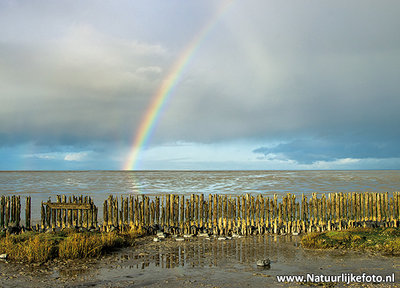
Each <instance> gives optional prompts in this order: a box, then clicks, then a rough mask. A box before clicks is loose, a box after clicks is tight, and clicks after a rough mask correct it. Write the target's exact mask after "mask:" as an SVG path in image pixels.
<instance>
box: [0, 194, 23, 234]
mask: <svg viewBox="0 0 400 288" xmlns="http://www.w3.org/2000/svg"><path fill="white" fill-rule="evenodd" d="M30 215H31V197H30V196H28V197H26V205H25V227H30V226H31V217H30ZM20 225H21V197H20V196H16V195H13V196H1V197H0V228H4V227H9V226H15V227H19V226H20Z"/></svg>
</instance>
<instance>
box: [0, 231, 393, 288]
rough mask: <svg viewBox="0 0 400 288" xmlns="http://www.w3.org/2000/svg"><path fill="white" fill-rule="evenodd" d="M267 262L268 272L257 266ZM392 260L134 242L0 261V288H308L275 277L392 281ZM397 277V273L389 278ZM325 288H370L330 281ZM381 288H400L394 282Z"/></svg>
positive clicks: (287, 244)
mask: <svg viewBox="0 0 400 288" xmlns="http://www.w3.org/2000/svg"><path fill="white" fill-rule="evenodd" d="M264 258H269V259H270V260H271V265H270V267H268V268H260V267H257V265H256V262H257V260H260V259H264ZM399 269H400V259H399V258H398V257H386V256H382V255H373V254H370V253H362V252H354V251H343V250H339V249H337V250H325V251H319V250H307V249H303V248H302V247H301V246H300V236H270V235H267V236H251V237H243V238H239V239H231V240H218V239H217V238H211V239H209V240H208V239H206V238H201V237H193V238H191V239H187V240H185V241H182V242H178V241H176V239H175V238H174V237H168V238H167V239H165V240H164V241H162V242H154V241H153V237H151V236H147V237H143V238H139V239H138V240H137V241H136V244H135V246H134V247H130V248H124V249H121V250H118V251H115V252H114V253H112V254H110V255H107V256H104V257H102V258H99V259H91V260H69V261H52V262H49V263H45V264H41V265H38V264H35V265H32V264H30V265H29V264H22V263H5V262H0V286H1V287H26V286H30V287H42V288H44V287H179V286H184V287H277V286H278V287H300V286H301V287H304V285H306V286H305V287H307V286H315V285H316V284H312V283H300V284H299V283H278V281H277V278H276V276H277V275H306V274H307V273H314V274H316V275H320V274H323V275H340V274H342V273H353V274H357V275H361V274H362V273H366V274H370V275H372V274H375V275H381V276H386V275H391V274H392V273H396V272H398V271H399ZM396 276H397V275H396ZM325 286H326V287H347V286H355V287H358V286H362V287H368V286H371V287H372V286H374V287H375V286H376V284H369V285H367V284H362V285H361V284H355V283H352V284H350V285H347V284H345V283H336V284H332V283H330V284H329V285H328V286H327V285H325ZM380 286H382V287H400V283H399V282H398V279H396V283H391V284H381V285H380Z"/></svg>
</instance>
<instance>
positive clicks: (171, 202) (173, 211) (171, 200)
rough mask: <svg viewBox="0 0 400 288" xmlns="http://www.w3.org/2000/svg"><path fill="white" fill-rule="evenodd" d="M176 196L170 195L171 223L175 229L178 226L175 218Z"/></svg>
mask: <svg viewBox="0 0 400 288" xmlns="http://www.w3.org/2000/svg"><path fill="white" fill-rule="evenodd" d="M175 197H176V196H175V195H174V194H171V195H170V205H171V207H170V210H171V221H170V223H171V226H172V228H173V229H174V227H175V226H176V223H175V220H176V214H175V212H176V211H175Z"/></svg>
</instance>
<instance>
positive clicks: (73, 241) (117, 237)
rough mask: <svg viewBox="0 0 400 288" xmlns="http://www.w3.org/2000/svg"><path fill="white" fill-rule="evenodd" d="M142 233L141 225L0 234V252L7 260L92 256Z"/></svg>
mask: <svg viewBox="0 0 400 288" xmlns="http://www.w3.org/2000/svg"><path fill="white" fill-rule="evenodd" d="M144 234H145V233H144V231H143V230H141V229H133V230H131V231H129V232H125V233H117V232H110V233H97V232H76V231H75V230H64V231H61V232H53V233H36V232H27V233H23V234H19V235H8V234H0V254H3V253H5V254H7V255H8V259H9V260H13V261H21V262H29V263H32V262H46V261H48V260H51V259H55V258H59V259H79V258H92V257H99V256H101V255H104V254H105V253H107V252H110V251H112V250H114V249H117V248H121V247H127V246H132V245H133V244H134V242H135V239H136V238H137V237H140V236H143V235H144Z"/></svg>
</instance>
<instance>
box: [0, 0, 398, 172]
mask: <svg viewBox="0 0 400 288" xmlns="http://www.w3.org/2000/svg"><path fill="white" fill-rule="evenodd" d="M398 11H400V2H399V1H368V0H359V1H348V0H346V1H341V0H339V1H317V0H309V1H266V0H249V1H238V0H237V1H235V0H233V1H227V0H224V1H220V0H201V1H200V0H194V1H184V0H169V1H165V0H145V1H144V0H143V1H142V0H137V1H128V0H116V1H97V0H96V1H95V0H93V1H91V0H89V1H66V0H60V1H50V0H48V1H47V0H38V1H24V0H19V1H17V0H0V103H1V104H0V170H92V169H100V170H120V169H124V168H126V167H127V161H128V158H129V155H130V154H131V153H132V151H133V150H132V149H133V148H135V147H133V146H134V142H135V139H136V138H137V137H138V135H139V132H140V127H141V125H142V126H143V123H144V119H145V117H146V115H149V109H150V107H151V105H152V103H153V101H154V99H155V97H156V95H157V91H159V90H160V87H163V86H162V85H163V84H165V82H166V81H169V80H168V79H171V77H172V76H176V77H175V78H174V79H175V80H174V81H173V83H172V84H173V85H171V87H170V88H171V89H169V91H168V93H169V94H168V95H169V96H168V97H166V98H165V99H164V100H165V101H164V102H163V108H162V109H159V110H158V111H157V113H156V115H155V116H157V117H154V119H153V122H152V129H148V131H147V134H146V136H147V138H146V140H145V141H143V143H142V145H141V146H140V147H136V148H135V149H138V150H137V151H138V153H137V157H136V158H135V159H134V161H133V162H134V165H131V166H129V167H130V169H137V170H163V169H171V170H181V169H185V170H220V169H225V170H275V169H277V170H296V169H400V148H399V147H400V129H399V128H398V125H399V124H400V113H399V111H398V109H399V108H400V81H399V75H400V33H399V32H398V29H399V27H400V17H398ZM190 45H192V46H190ZM193 45H194V46H193ZM188 47H189V48H190V47H191V48H190V49H191V50H190V53H189V54H187V55H186V56H185V58H184V56H183V55H185V52H187V51H189V50H188V49H189V48H188ZM182 60H184V61H183V62H184V65H182V66H181V67H179V68H181V69H180V71H179V73H175V74H174V68H173V67H175V66H176V65H178V64H179V63H180V62H179V61H182ZM177 63H178V64H177Z"/></svg>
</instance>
